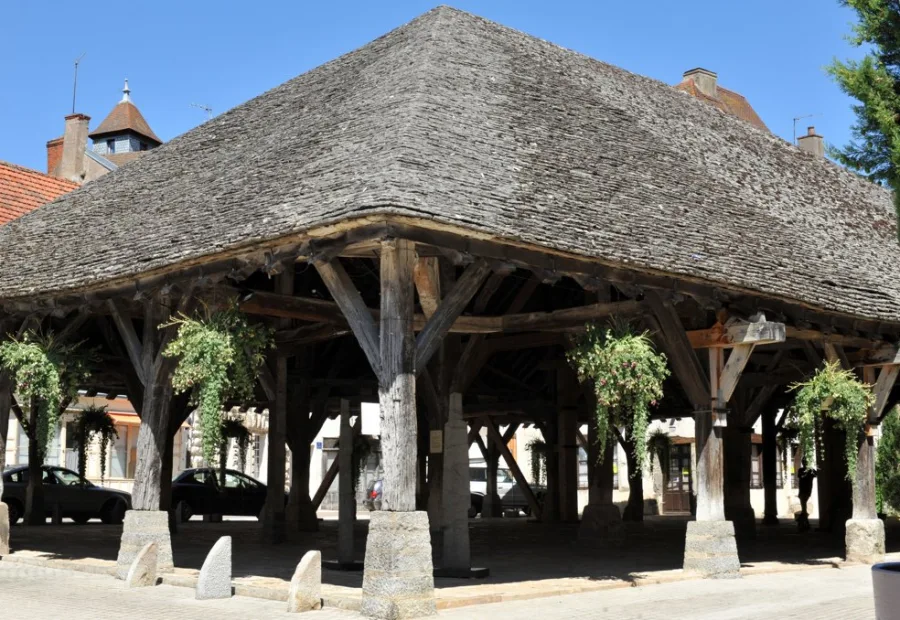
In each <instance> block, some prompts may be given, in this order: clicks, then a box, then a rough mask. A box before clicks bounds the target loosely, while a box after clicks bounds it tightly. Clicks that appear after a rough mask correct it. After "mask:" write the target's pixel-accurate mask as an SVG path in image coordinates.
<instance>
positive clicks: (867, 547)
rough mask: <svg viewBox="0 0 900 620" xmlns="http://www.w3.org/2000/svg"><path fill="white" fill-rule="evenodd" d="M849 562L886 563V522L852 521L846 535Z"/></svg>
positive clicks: (871, 520) (878, 520) (874, 520)
mask: <svg viewBox="0 0 900 620" xmlns="http://www.w3.org/2000/svg"><path fill="white" fill-rule="evenodd" d="M845 544H846V558H847V561H848V562H862V563H863V564H876V563H878V562H884V522H883V521H882V520H881V519H850V520H848V521H847V531H846V534H845Z"/></svg>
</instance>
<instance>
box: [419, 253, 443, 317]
mask: <svg viewBox="0 0 900 620" xmlns="http://www.w3.org/2000/svg"><path fill="white" fill-rule="evenodd" d="M413 277H414V278H415V281H416V290H417V291H418V293H419V305H420V306H422V312H423V313H424V314H425V318H426V319H430V318H431V315H433V314H434V313H435V312H436V311H437V308H438V305H439V304H440V303H441V274H440V263H439V262H438V258H437V257H436V256H426V257H421V256H420V257H419V259H418V260H417V261H416V265H415V268H414V269H413Z"/></svg>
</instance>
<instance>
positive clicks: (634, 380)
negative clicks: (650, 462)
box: [566, 320, 669, 471]
mask: <svg viewBox="0 0 900 620" xmlns="http://www.w3.org/2000/svg"><path fill="white" fill-rule="evenodd" d="M566 356H567V358H568V360H569V363H571V364H572V366H573V367H574V368H575V370H576V371H577V372H578V378H579V379H580V380H581V381H582V382H584V381H589V382H590V383H591V384H592V385H593V388H594V395H595V396H596V398H597V410H596V417H597V441H598V442H599V443H600V445H602V446H604V445H606V442H607V440H608V436H609V430H610V427H611V426H612V425H616V426H624V427H626V428H627V429H628V431H629V434H630V435H631V436H632V437H633V438H634V457H635V460H636V461H637V463H638V465H639V467H640V468H641V470H642V471H643V469H644V468H645V467H646V465H647V428H648V426H649V424H650V408H651V407H653V406H655V405H656V404H657V402H658V401H659V400H660V399H661V398H662V396H663V382H664V381H665V380H666V377H668V376H669V369H668V367H667V366H666V356H665V354H663V353H659V352H657V351H656V349H655V347H654V346H653V341H652V340H651V339H650V336H649V334H648V333H647V332H642V333H637V332H635V331H634V330H633V329H632V328H631V326H630V325H629V324H628V323H627V322H622V321H616V320H613V321H612V322H611V323H610V324H609V326H607V327H605V328H602V327H599V326H597V325H596V324H594V323H589V324H587V325H586V326H585V331H584V333H583V334H581V335H580V336H579V337H578V338H577V339H576V342H575V346H574V347H573V348H572V349H571V350H570V351H569V352H568V353H567V354H566ZM603 452H604V451H603V450H600V451H599V454H600V459H601V460H602V459H603Z"/></svg>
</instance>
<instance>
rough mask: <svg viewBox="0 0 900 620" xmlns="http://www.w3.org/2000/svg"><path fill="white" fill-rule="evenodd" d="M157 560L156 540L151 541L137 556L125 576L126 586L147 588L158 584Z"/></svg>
mask: <svg viewBox="0 0 900 620" xmlns="http://www.w3.org/2000/svg"><path fill="white" fill-rule="evenodd" d="M156 561H157V546H156V543H155V542H149V543H147V544H146V545H144V548H143V549H141V550H140V552H139V553H138V554H137V555H136V556H135V558H134V562H132V563H131V568H130V569H129V570H128V575H127V576H126V577H125V586H126V587H129V588H146V587H148V586H155V585H156Z"/></svg>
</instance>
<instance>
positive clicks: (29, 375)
mask: <svg viewBox="0 0 900 620" xmlns="http://www.w3.org/2000/svg"><path fill="white" fill-rule="evenodd" d="M92 359H93V352H92V351H84V350H82V349H81V343H75V344H65V343H62V342H60V341H59V340H58V339H57V338H55V337H54V335H53V333H52V332H48V333H47V334H43V333H40V332H36V331H33V330H29V331H27V332H26V333H25V334H24V335H23V336H22V338H21V339H16V338H10V339H9V340H6V341H4V342H3V343H2V344H0V366H3V368H4V369H6V370H7V371H8V372H9V373H10V374H11V375H12V378H13V381H14V382H15V388H14V389H15V392H16V396H17V398H18V401H19V404H20V406H21V407H22V408H23V409H26V410H28V412H29V414H30V413H31V408H32V407H36V408H37V411H36V413H37V416H36V419H37V424H36V428H30V424H29V422H28V421H27V418H26V420H23V422H24V423H23V426H24V427H25V431H26V433H27V434H28V436H29V438H30V439H31V440H32V441H36V442H37V445H38V454H39V455H40V458H41V461H42V462H43V459H44V457H45V456H46V451H47V446H48V445H49V444H50V440H51V439H53V434H54V432H55V429H56V426H57V424H58V423H59V417H60V415H62V408H63V406H65V405H66V404H68V403H69V402H70V401H71V400H72V399H74V398H76V397H77V396H78V388H79V387H80V386H81V385H83V383H84V381H85V380H86V379H87V378H88V377H89V376H90V370H89V366H90V362H91V360H92ZM28 417H30V415H29V416H28Z"/></svg>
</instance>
